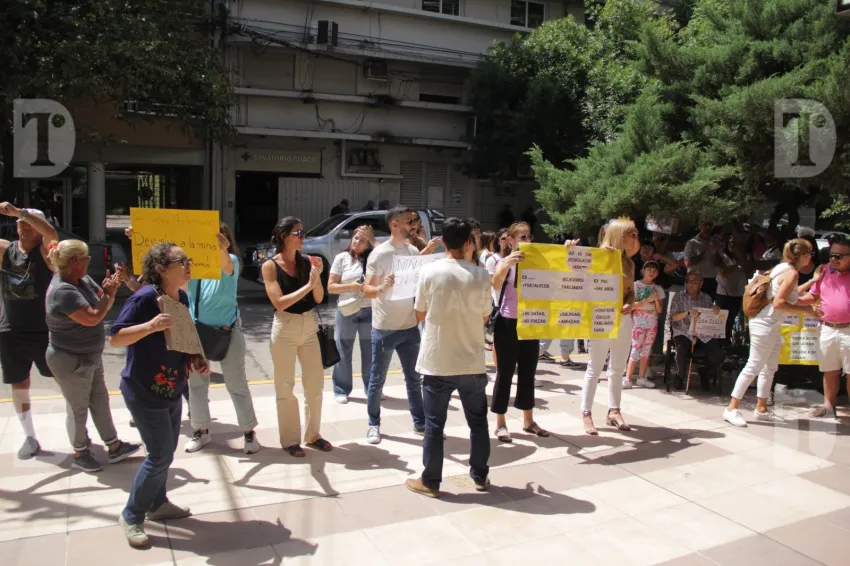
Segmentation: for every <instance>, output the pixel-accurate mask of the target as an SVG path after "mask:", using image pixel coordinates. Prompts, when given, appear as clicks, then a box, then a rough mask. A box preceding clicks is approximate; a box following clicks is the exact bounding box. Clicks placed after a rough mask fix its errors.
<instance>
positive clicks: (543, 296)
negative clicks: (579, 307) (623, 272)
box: [520, 269, 622, 302]
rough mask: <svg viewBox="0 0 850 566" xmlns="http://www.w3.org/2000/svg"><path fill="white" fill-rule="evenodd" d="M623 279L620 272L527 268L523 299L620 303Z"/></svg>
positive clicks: (523, 280) (524, 276)
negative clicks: (616, 273)
mask: <svg viewBox="0 0 850 566" xmlns="http://www.w3.org/2000/svg"><path fill="white" fill-rule="evenodd" d="M621 280H622V278H621V277H620V276H619V275H609V274H605V273H588V272H583V271H577V272H572V273H571V272H568V271H547V270H545V269H525V270H523V272H522V281H521V282H520V286H521V287H522V298H523V299H536V300H543V301H598V302H616V301H618V300H619V298H620V284H621Z"/></svg>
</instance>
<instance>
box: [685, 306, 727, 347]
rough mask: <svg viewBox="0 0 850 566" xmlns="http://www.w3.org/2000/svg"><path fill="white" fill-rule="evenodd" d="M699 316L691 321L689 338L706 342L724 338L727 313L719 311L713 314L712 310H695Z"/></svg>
mask: <svg viewBox="0 0 850 566" xmlns="http://www.w3.org/2000/svg"><path fill="white" fill-rule="evenodd" d="M695 310H696V311H697V312H698V313H699V316H698V317H697V318H696V319H695V320H691V330H690V334H691V336H696V337H698V338H699V339H701V340H703V341H706V340H711V339H713V338H726V321H727V320H728V319H729V311H727V310H721V311H719V312H718V313H717V314H714V309H695Z"/></svg>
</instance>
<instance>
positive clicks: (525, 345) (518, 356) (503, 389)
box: [490, 222, 574, 442]
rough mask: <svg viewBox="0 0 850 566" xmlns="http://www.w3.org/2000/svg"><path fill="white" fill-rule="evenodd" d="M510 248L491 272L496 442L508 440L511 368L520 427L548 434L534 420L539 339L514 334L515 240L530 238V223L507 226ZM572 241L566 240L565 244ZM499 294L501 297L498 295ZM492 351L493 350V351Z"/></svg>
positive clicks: (517, 259)
mask: <svg viewBox="0 0 850 566" xmlns="http://www.w3.org/2000/svg"><path fill="white" fill-rule="evenodd" d="M508 241H509V243H510V246H511V249H514V250H517V251H514V252H513V253H511V254H510V255H508V256H507V257H506V258H503V259H501V260H499V261H498V263H497V266H496V272H495V274H494V275H493V281H492V286H493V291H494V293H496V294H497V295H496V298H497V304H498V306H499V318H498V319H497V320H496V326H495V329H494V330H493V344H494V346H495V350H498V352H499V357H498V359H497V360H496V384H495V386H494V388H493V401H492V405H491V407H490V410H491V411H492V412H493V413H496V438H498V439H499V441H500V442H512V441H513V440H512V438H511V434H510V432H508V427H507V421H506V419H505V414H506V413H507V412H508V402H509V401H510V397H511V384H512V382H513V379H514V372H516V375H517V390H516V398H515V399H514V407H515V408H517V409H519V410H521V411H522V417H523V419H522V420H523V426H522V430H523V431H524V432H526V433H528V434H532V435H534V436H541V437H545V436H549V433H548V432H547V431H546V430H544V429H542V428H540V426H538V425H537V423H536V422H534V404H535V400H534V374H535V373H536V372H537V357H538V352H539V350H540V341H539V340H520V339H519V338H518V336H517V315H518V297H517V277H516V273H517V265H518V264H519V262H521V261H522V260H523V259H524V255H523V254H522V252H520V251H519V244H521V243H523V242H531V227H530V226H529V225H528V224H527V223H525V222H516V223H514V224H513V225H512V226H511V227H510V228H508ZM570 245H574V242H567V246H570ZM500 297H501V301H499V298H500ZM494 353H495V352H494Z"/></svg>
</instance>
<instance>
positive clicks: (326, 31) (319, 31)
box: [308, 20, 339, 46]
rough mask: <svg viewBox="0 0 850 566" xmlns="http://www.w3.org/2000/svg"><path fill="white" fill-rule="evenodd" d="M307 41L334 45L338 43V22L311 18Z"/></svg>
mask: <svg viewBox="0 0 850 566" xmlns="http://www.w3.org/2000/svg"><path fill="white" fill-rule="evenodd" d="M308 43H316V44H318V45H334V46H336V45H337V44H338V43H339V24H337V23H336V22H332V21H330V20H313V21H312V22H310V35H309V38H308Z"/></svg>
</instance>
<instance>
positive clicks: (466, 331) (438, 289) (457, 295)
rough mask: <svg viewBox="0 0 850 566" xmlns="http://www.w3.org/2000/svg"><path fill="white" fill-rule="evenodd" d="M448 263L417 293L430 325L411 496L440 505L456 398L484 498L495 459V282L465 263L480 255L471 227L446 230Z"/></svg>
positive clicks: (446, 226) (454, 225) (429, 274)
mask: <svg viewBox="0 0 850 566" xmlns="http://www.w3.org/2000/svg"><path fill="white" fill-rule="evenodd" d="M443 244H444V245H445V247H446V250H447V252H446V258H445V259H442V260H439V261H436V262H434V263H432V264H430V265H427V266H425V267H424V268H423V269H422V272H421V273H420V275H419V283H418V285H417V287H416V304H415V309H416V318H417V319H418V320H420V321H421V320H424V321H425V331H424V333H423V336H422V345H421V347H420V348H419V359H418V361H417V362H416V369H417V371H419V372H420V373H421V374H422V375H424V376H425V387H424V395H423V398H424V406H425V422H426V425H425V427H426V428H425V441H424V442H423V444H422V450H423V462H424V464H425V470H424V471H423V472H422V477H421V478H418V479H409V480H407V482H406V485H407V488H408V489H410V490H411V491H413V492H416V493H420V494H422V495H427V496H429V497H439V489H440V482H441V481H442V473H443V429H444V428H445V426H446V417H447V414H448V410H449V402H450V401H451V398H452V393H454V391H455V390H457V392H458V394H459V395H460V402H461V404H462V405H463V411H464V413H465V414H466V422H467V423H468V424H469V430H470V444H471V450H470V456H469V466H470V472H469V475H470V477H472V481H473V482H474V483H475V489H476V490H478V491H486V490H487V486H488V485H489V481H488V479H487V475H488V473H489V467H488V465H487V461H488V460H489V458H490V438H489V431H488V427H487V394H486V393H485V389H486V388H487V374H486V370H485V367H484V321H485V320H487V317H488V316H489V315H490V310H491V308H492V307H491V303H490V274H489V273H487V270H486V269H482V268H480V267H477V266H475V265H473V264H472V263H470V262H469V261H467V260H465V259H464V257H468V254H469V253H470V252H471V251H472V250H474V249H475V238H474V235H473V232H472V224H471V223H470V222H469V220H464V219H460V218H449V219H448V220H446V221H445V222H444V223H443Z"/></svg>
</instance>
